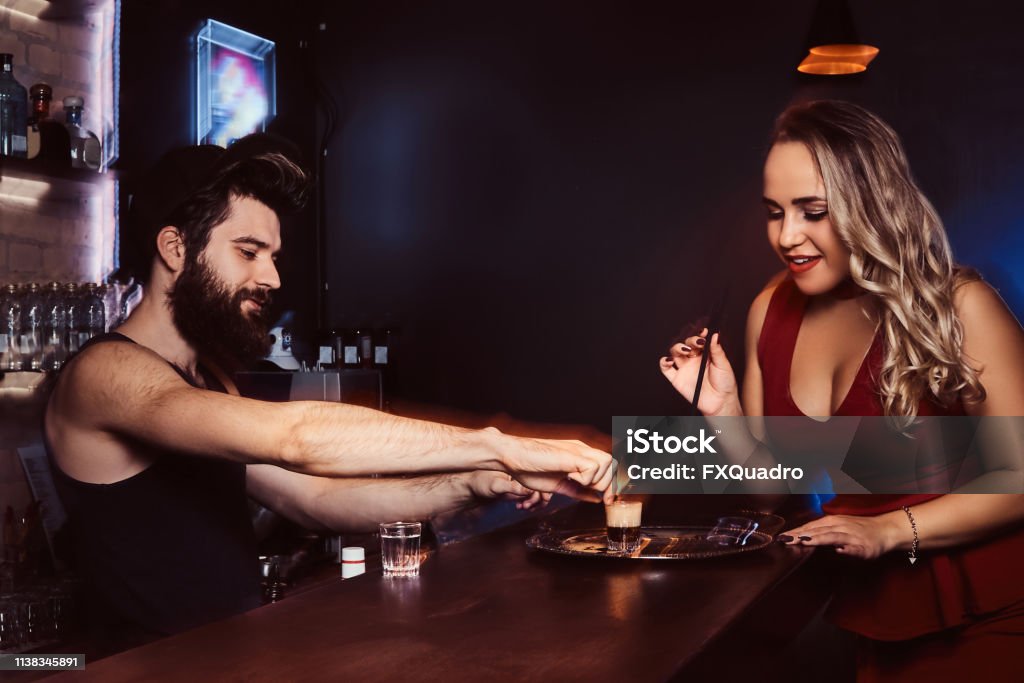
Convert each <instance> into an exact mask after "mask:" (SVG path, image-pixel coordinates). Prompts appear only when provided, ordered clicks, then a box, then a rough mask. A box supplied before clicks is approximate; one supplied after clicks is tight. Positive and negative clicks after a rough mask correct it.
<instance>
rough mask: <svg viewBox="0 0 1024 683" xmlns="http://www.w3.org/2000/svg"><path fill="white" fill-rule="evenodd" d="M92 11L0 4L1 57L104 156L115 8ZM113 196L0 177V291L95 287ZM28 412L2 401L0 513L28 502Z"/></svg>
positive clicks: (106, 268) (106, 252)
mask: <svg viewBox="0 0 1024 683" xmlns="http://www.w3.org/2000/svg"><path fill="white" fill-rule="evenodd" d="M100 4H101V5H104V6H103V7H102V8H101V9H99V10H98V11H95V12H93V13H90V14H88V15H85V16H80V17H62V18H60V19H48V18H45V12H48V11H52V10H53V8H52V7H50V6H49V3H46V2H42V1H41V0H0V52H10V53H12V54H13V55H14V76H15V78H17V79H18V81H19V82H20V83H21V84H22V85H23V86H25V87H26V88H28V87H29V86H31V85H32V84H33V83H38V82H45V83H49V84H50V85H51V86H52V87H53V102H52V103H51V108H50V113H51V115H52V116H53V117H54V118H56V119H57V120H58V121H61V120H63V118H64V114H63V111H62V106H61V100H62V99H63V98H64V97H65V96H68V95H81V96H83V97H84V98H85V109H84V116H83V124H84V125H85V127H86V128H88V129H89V130H92V131H94V132H95V133H96V134H97V135H98V136H99V137H100V139H101V140H103V142H104V146H105V148H106V149H109V147H110V146H111V145H112V144H113V140H114V139H115V138H114V136H112V135H111V133H112V132H113V130H114V116H113V111H114V107H113V104H114V88H113V69H112V64H113V19H114V11H115V9H114V2H113V0H108V1H107V2H105V3H100ZM40 12H42V14H43V17H42V18H40V17H39V16H35V15H37V14H40ZM115 197H116V185H115V182H114V180H113V179H112V178H111V177H110V176H102V177H101V176H99V175H98V174H97V177H96V182H95V183H75V182H70V181H66V180H63V181H62V180H51V181H49V182H47V181H45V180H44V181H39V180H29V181H25V180H12V179H11V178H9V177H5V178H0V284H2V283H7V282H15V283H19V284H20V283H26V282H39V283H45V282H49V281H51V280H56V281H59V282H88V281H91V282H96V281H100V280H102V279H103V278H104V277H105V276H106V275H108V274H109V273H110V272H111V271H112V270H113V265H114V239H115V237H114V236H115V234H116V226H115V215H116V212H115V208H114V201H115ZM9 384H10V382H9V381H8V382H7V384H5V383H3V382H0V387H4V386H8V385H9ZM30 408H32V409H30V410H29V412H30V413H32V414H31V415H28V414H26V413H25V411H26V407H25V405H24V404H23V403H20V404H17V405H15V404H14V403H13V402H12V401H11V400H9V399H8V398H5V397H0V514H2V513H3V509H4V508H5V507H6V506H7V505H13V506H14V507H15V508H16V509H17V510H19V511H20V510H24V508H25V506H26V505H27V504H28V502H29V501H30V500H31V493H30V491H29V488H28V484H27V482H26V481H25V478H24V474H23V472H22V469H21V464H20V462H19V461H18V457H17V452H16V450H15V449H16V448H17V447H18V446H19V445H24V444H26V443H29V442H32V441H35V440H37V439H38V438H39V431H38V427H37V425H38V415H37V413H38V405H36V406H34V408H33V407H31V406H30Z"/></svg>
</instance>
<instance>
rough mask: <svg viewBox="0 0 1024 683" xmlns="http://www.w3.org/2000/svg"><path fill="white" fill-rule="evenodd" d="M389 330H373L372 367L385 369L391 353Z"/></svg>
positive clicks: (387, 328)
mask: <svg viewBox="0 0 1024 683" xmlns="http://www.w3.org/2000/svg"><path fill="white" fill-rule="evenodd" d="M391 334H392V333H391V328H390V327H385V328H383V329H379V330H375V331H374V333H373V367H375V368H386V367H387V366H388V363H389V362H390V361H389V356H390V351H391Z"/></svg>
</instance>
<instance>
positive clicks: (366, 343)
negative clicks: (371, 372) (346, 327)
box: [356, 327, 373, 368]
mask: <svg viewBox="0 0 1024 683" xmlns="http://www.w3.org/2000/svg"><path fill="white" fill-rule="evenodd" d="M356 337H358V338H359V367H362V368H372V367H373V331H372V330H370V328H369V327H363V328H360V329H359V330H356Z"/></svg>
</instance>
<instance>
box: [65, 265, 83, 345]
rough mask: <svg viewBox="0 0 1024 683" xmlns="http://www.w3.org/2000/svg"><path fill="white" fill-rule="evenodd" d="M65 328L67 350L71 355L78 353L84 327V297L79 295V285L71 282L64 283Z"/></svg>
mask: <svg viewBox="0 0 1024 683" xmlns="http://www.w3.org/2000/svg"><path fill="white" fill-rule="evenodd" d="M64 316H65V317H64V328H65V329H66V330H67V340H68V341H67V350H68V355H69V356H70V355H71V354H73V353H78V349H79V347H80V344H79V336H78V333H79V330H80V329H81V327H82V298H81V296H79V292H78V285H77V284H75V283H74V282H69V283H67V284H66V285H64Z"/></svg>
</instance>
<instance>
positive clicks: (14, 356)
mask: <svg viewBox="0 0 1024 683" xmlns="http://www.w3.org/2000/svg"><path fill="white" fill-rule="evenodd" d="M20 344H21V292H19V291H18V285H7V286H5V287H4V288H3V294H2V296H0V371H14V370H21V345H20Z"/></svg>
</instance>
